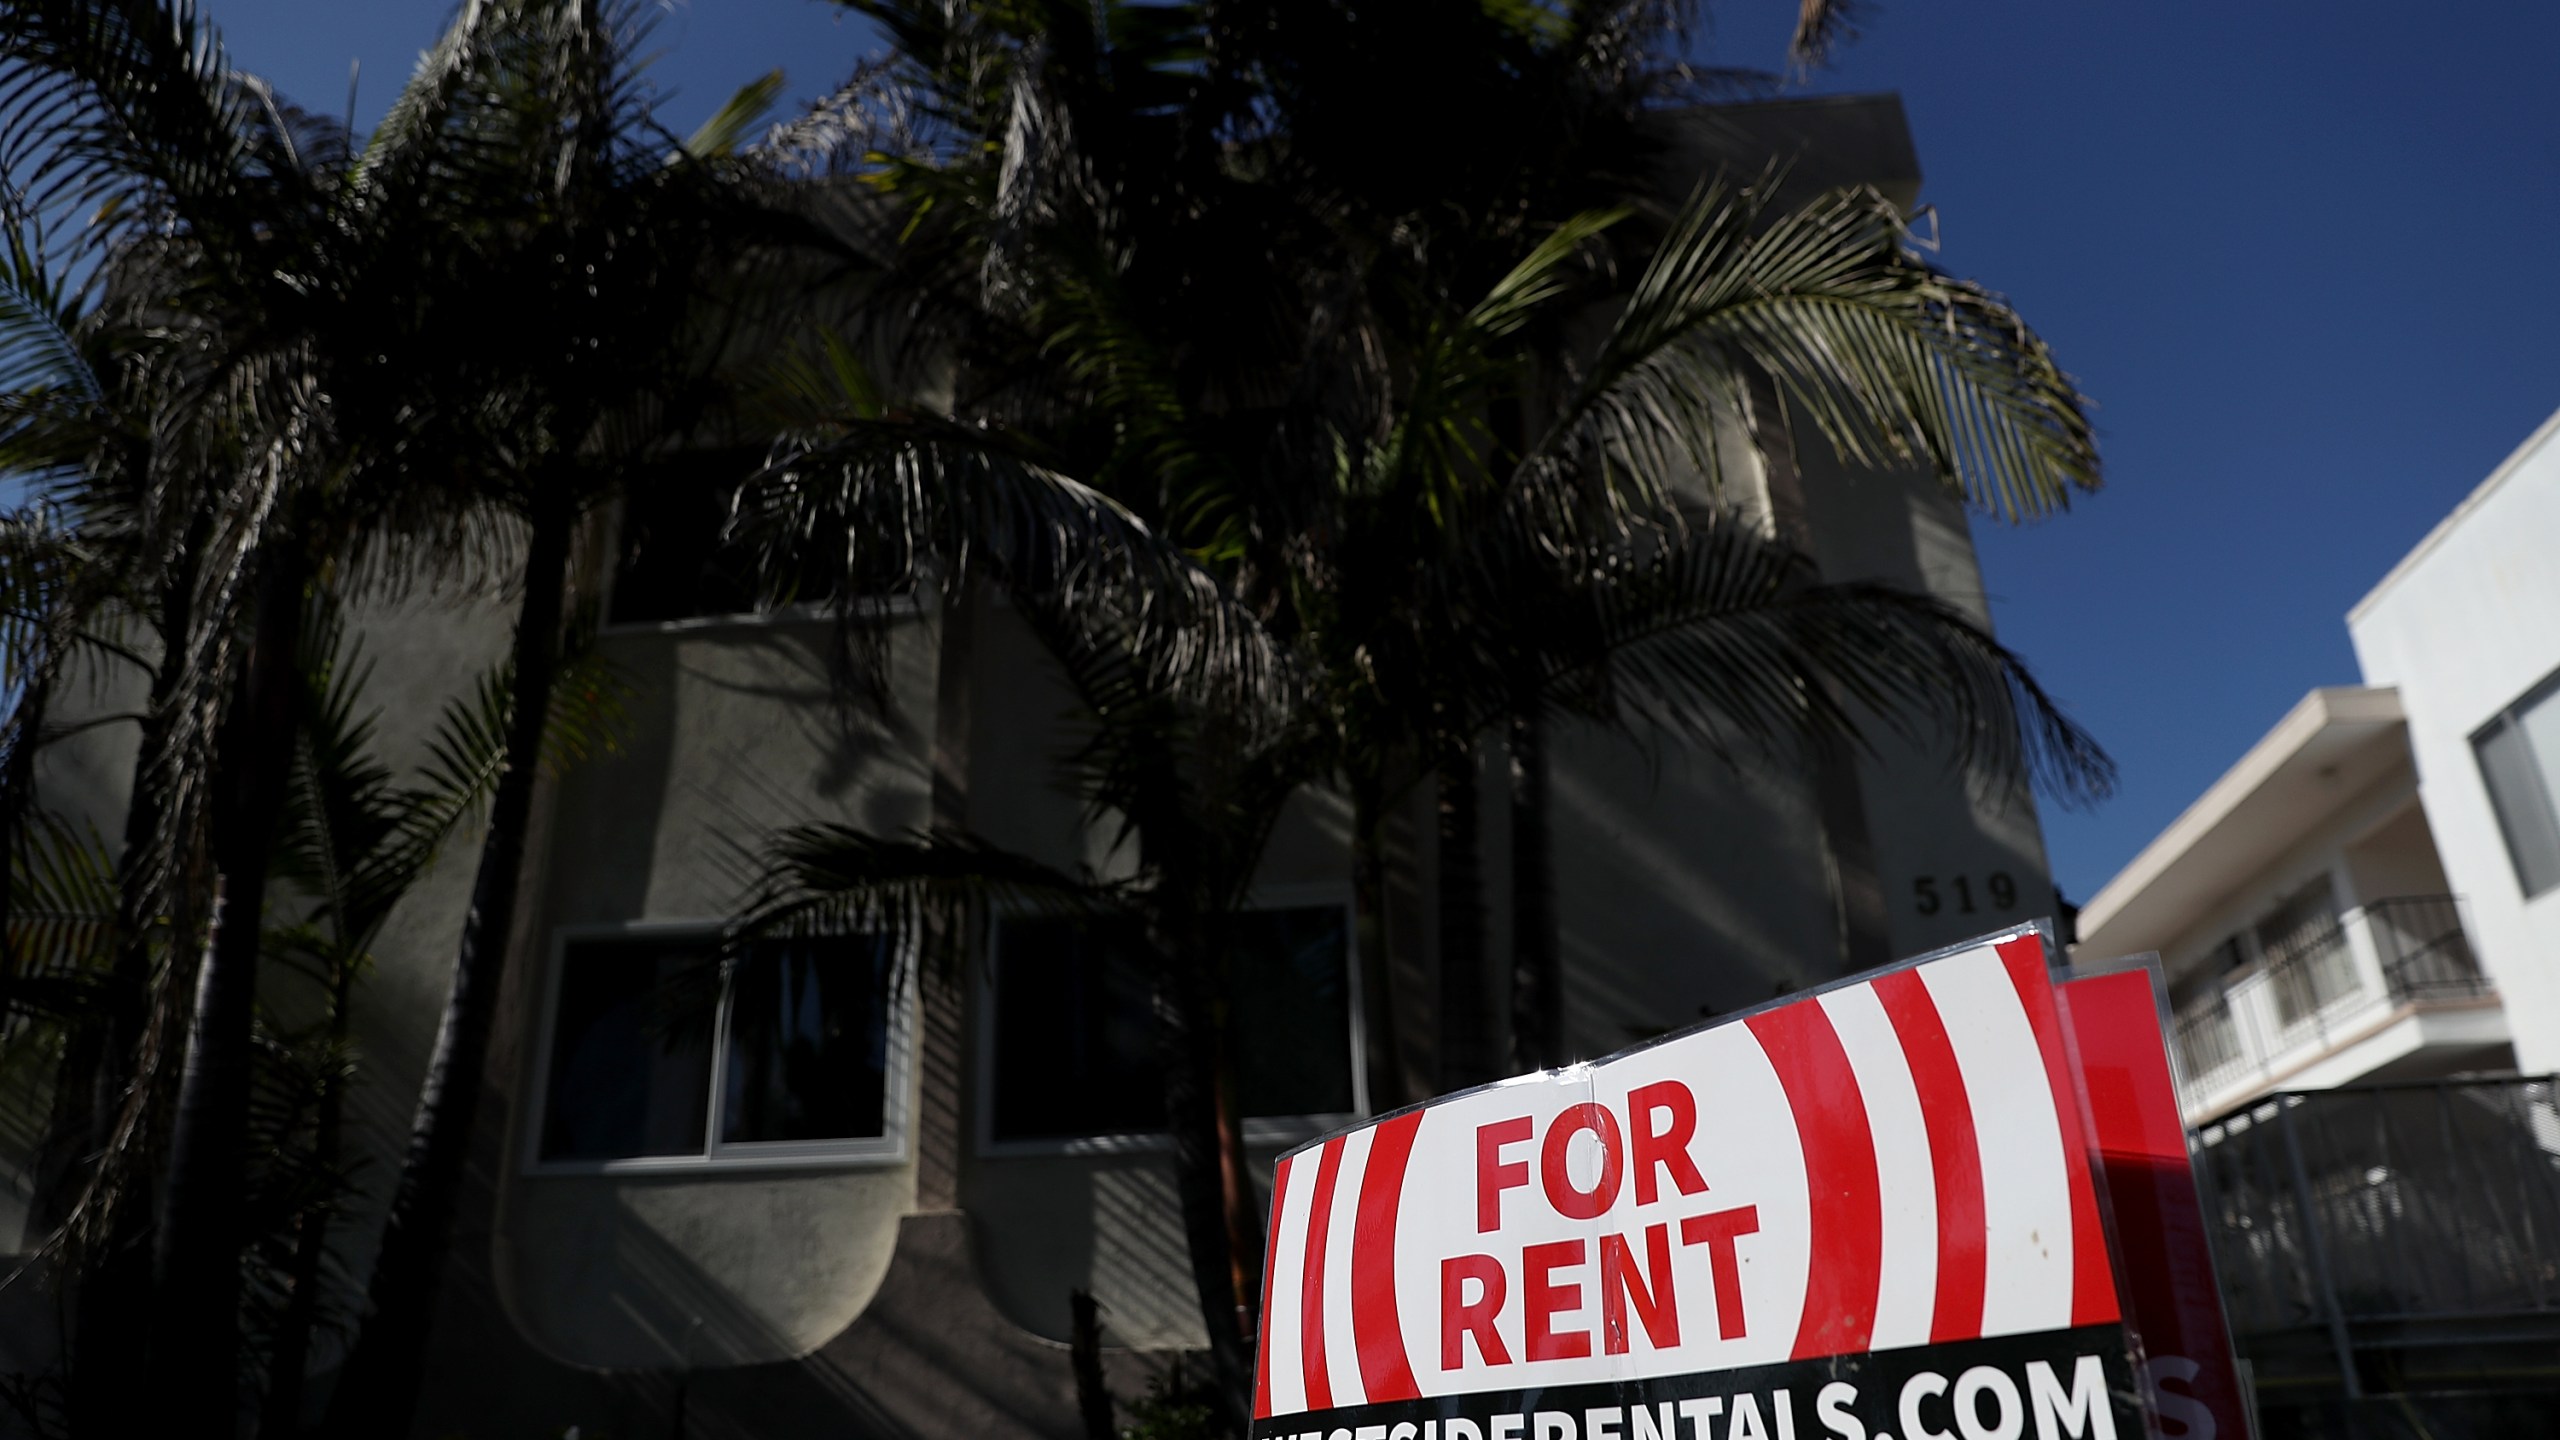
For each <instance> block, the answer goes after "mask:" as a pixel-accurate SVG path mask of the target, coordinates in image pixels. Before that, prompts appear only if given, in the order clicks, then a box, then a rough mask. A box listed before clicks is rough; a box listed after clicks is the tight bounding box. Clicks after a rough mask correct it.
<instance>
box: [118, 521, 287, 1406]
mask: <svg viewBox="0 0 2560 1440" xmlns="http://www.w3.org/2000/svg"><path fill="white" fill-rule="evenodd" d="M304 575H305V566H304V563H303V561H302V559H301V557H300V555H299V554H298V553H296V551H295V550H294V547H292V546H289V545H287V546H279V547H277V551H276V553H274V554H273V555H271V556H269V557H268V559H267V561H266V566H265V574H264V575H263V576H262V577H261V579H260V582H259V589H258V598H257V613H256V618H255V621H254V622H253V624H254V629H253V632H252V639H251V641H250V647H249V655H248V661H247V664H246V666H245V667H244V669H243V673H242V675H241V693H240V697H239V699H238V700H237V701H236V702H235V703H234V705H233V707H232V713H231V715H230V717H229V718H228V720H227V721H226V723H225V725H224V735H223V743H222V747H221V751H220V753H219V756H218V758H217V760H216V762H215V764H216V770H217V778H216V780H215V783H214V795H213V862H214V873H215V875H216V876H217V877H219V878H218V879H217V880H216V882H215V884H216V886H217V891H216V893H217V897H218V898H217V900H216V902H215V906H216V909H215V917H214V923H213V927H212V929H213V934H212V938H211V941H210V943H209V944H208V945H207V947H206V951H205V960H204V965H203V968H202V969H201V970H200V971H199V972H198V974H197V976H196V1000H195V1012H194V1021H193V1024H192V1026H191V1028H190V1030H189V1032H188V1036H187V1058H186V1065H185V1068H184V1069H183V1070H182V1071H181V1073H180V1075H179V1080H178V1106H177V1118H176V1125H175V1128H174V1129H173V1130H172V1132H171V1135H170V1143H169V1178H168V1184H167V1186H166V1188H165V1190H164V1191H163V1192H162V1196H161V1206H160V1227H159V1234H158V1236H157V1243H156V1245H155V1246H154V1249H153V1253H152V1271H153V1282H154V1288H155V1290H156V1291H157V1301H156V1303H155V1305H154V1307H153V1317H152V1318H153V1324H154V1337H153V1338H154V1343H153V1347H152V1348H153V1355H154V1359H153V1362H152V1370H153V1377H154V1379H153V1383H154V1390H155V1394H156V1395H157V1397H158V1400H159V1404H160V1407H161V1409H162V1411H163V1413H164V1414H165V1415H166V1416H167V1417H168V1419H169V1420H170V1421H172V1422H174V1423H173V1425H172V1427H171V1429H172V1433H175V1432H176V1431H178V1430H195V1431H197V1432H198V1433H204V1432H206V1431H207V1430H208V1429H211V1430H214V1431H216V1432H217V1433H218V1432H219V1431H223V1430H228V1429H229V1428H230V1427H229V1426H228V1425H221V1424H217V1425H215V1426H210V1427H209V1426H208V1425H207V1422H208V1421H209V1420H214V1419H215V1417H229V1416H231V1415H232V1414H233V1412H234V1411H235V1409H236V1408H237V1406H238V1404H239V1398H240V1379H239V1353H240V1249H241V1246H242V1245H243V1244H244V1243H245V1242H246V1240H247V1235H246V1234H245V1232H244V1229H243V1226H244V1220H243V1217H242V1214H241V1208H240V1197H241V1194H242V1191H243V1188H244V1180H245V1177H246V1171H247V1164H246V1160H247V1156H246V1152H247V1148H248V1147H247V1145H246V1143H245V1135H246V1132H247V1129H248V1120H249V1064H250V1054H251V1049H252V1030H253V1022H254V1020H255V1018H256V1012H257V998H258V953H259V949H260V945H259V942H260V940H261V938H262V927H263V921H264V916H265V910H266V884H267V864H268V860H269V857H270V854H271V852H272V851H273V849H274V846H275V830H276V819H277V816H278V813H279V811H280V809H281V806H282V802H283V795H284V787H285V778H284V777H285V771H286V765H287V763H288V761H289V758H290V753H291V752H290V747H291V737H292V734H293V711H294V705H295V702H296V697H297V695H298V693H299V689H300V685H299V679H300V677H299V675H298V673H297V672H296V670H295V668H294V650H295V647H296V645H297V643H298V641H299V639H300V636H301V633H302V590H303V581H304Z"/></svg>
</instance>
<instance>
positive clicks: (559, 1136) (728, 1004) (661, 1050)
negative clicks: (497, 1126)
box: [533, 927, 904, 1168]
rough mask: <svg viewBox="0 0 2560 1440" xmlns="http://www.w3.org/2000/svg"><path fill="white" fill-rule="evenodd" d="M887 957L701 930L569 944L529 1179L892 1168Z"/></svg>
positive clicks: (897, 1038)
mask: <svg viewBox="0 0 2560 1440" xmlns="http://www.w3.org/2000/svg"><path fill="white" fill-rule="evenodd" d="M893 961H894V955H893V949H892V947H891V946H890V945H889V944H888V943H887V942H886V941H884V940H882V939H880V938H878V937H873V936H830V937H822V938H809V939H789V940H765V941H758V942H755V943H753V944H751V945H750V946H748V947H747V948H746V949H745V950H744V951H743V952H742V953H740V954H738V955H737V956H735V957H734V958H733V959H731V960H730V961H729V962H728V963H726V964H723V963H722V962H721V959H720V955H719V932H718V931H717V930H716V929H710V928H707V927H706V928H695V929H684V930H667V931H633V932H620V933H614V934H605V935H573V936H569V937H566V938H564V939H563V940H562V942H561V944H560V947H559V952H558V962H557V964H556V965H555V966H554V968H553V972H552V977H551V980H552V983H551V989H550V1005H549V1024H548V1026H547V1028H546V1037H547V1040H548V1047H547V1053H546V1055H545V1057H544V1063H543V1072H542V1073H543V1086H542V1101H543V1103H542V1113H541V1119H540V1124H539V1126H538V1127H537V1143H536V1145H535V1147H534V1157H533V1158H534V1159H535V1161H536V1162H537V1164H541V1165H546V1166H554V1167H562V1168H599V1167H600V1168H645V1167H649V1166H652V1165H661V1164H667V1165H681V1164H687V1163H707V1162H738V1163H772V1162H789V1161H799V1160H808V1161H825V1160H837V1159H860V1158H865V1157H878V1158H893V1157H895V1156H896V1155H898V1154H899V1153H900V1143H901V1139H902V1136H901V1134H900V1130H901V1125H900V1119H901V1114H902V1110H903V1105H902V1103H901V1102H902V1096H903V1076H904V1067H903V1065H901V1064H900V1063H899V1053H900V1049H901V1042H902V1039H903V1030H904V1027H903V1026H901V1025H899V1024H897V1023H896V1017H895V1010H896V1006H895V1005H894V1004H893V1002H894V1001H895V1000H896V999H897V998H898V996H899V994H900V993H901V992H900V987H898V986H897V985H896V983H895V974H894V972H895V965H894V963H893Z"/></svg>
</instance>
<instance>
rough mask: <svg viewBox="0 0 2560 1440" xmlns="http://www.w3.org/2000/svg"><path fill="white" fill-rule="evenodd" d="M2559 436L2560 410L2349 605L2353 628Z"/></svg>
mask: <svg viewBox="0 0 2560 1440" xmlns="http://www.w3.org/2000/svg"><path fill="white" fill-rule="evenodd" d="M2555 434H2560V410H2554V411H2552V412H2551V414H2550V415H2549V416H2548V417H2546V418H2545V419H2544V420H2543V422H2542V423H2541V424H2540V425H2538V426H2535V427H2534V431H2533V433H2532V434H2531V435H2528V436H2526V437H2525V440H2524V443H2523V444H2521V445H2518V446H2517V447H2516V448H2515V449H2514V450H2512V451H2509V452H2508V454H2507V458H2506V459H2504V460H2501V461H2499V462H2498V468H2497V469H2495V470H2492V471H2490V472H2489V478H2488V479H2486V480H2483V481H2481V482H2480V483H2479V484H2477V485H2475V486H2473V487H2472V488H2471V493H2470V494H2468V495H2465V496H2463V497H2462V503H2461V504H2459V505H2456V506H2454V507H2453V511H2452V513H2451V514H2448V515H2446V516H2445V517H2444V518H2443V519H2442V520H2439V521H2437V522H2436V525H2435V528H2434V529H2432V530H2429V531H2428V532H2427V533H2426V538H2424V539H2422V540H2420V541H2419V542H2418V543H2417V544H2416V545H2415V546H2413V547H2412V548H2411V549H2410V551H2409V553H2408V554H2406V555H2403V556H2401V557H2400V563H2398V564H2396V565H2394V566H2392V567H2391V569H2390V570H2389V571H2387V572H2386V573H2385V574H2384V575H2383V577H2382V578H2381V579H2380V580H2377V581H2375V582H2374V585H2373V588H2372V589H2370V590H2367V591H2366V592H2364V598H2363V599H2361V600H2358V601H2357V602H2356V603H2355V604H2353V605H2350V606H2348V607H2347V623H2348V624H2349V625H2353V624H2355V623H2356V622H2357V621H2358V620H2361V619H2363V618H2364V612H2365V611H2367V610H2370V609H2372V608H2373V606H2374V603H2375V602H2376V601H2379V600H2380V599H2381V598H2382V594H2383V592H2384V591H2386V590H2389V589H2390V588H2391V587H2392V586H2394V585H2397V584H2399V583H2400V581H2401V580H2402V579H2403V578H2405V577H2406V576H2407V575H2408V573H2409V572H2410V571H2411V570H2413V569H2416V568H2417V565H2418V562H2419V561H2421V560H2424V559H2426V558H2427V557H2428V556H2429V555H2431V554H2433V553H2435V549H2436V547H2437V546H2439V545H2441V544H2443V543H2444V537H2445V536H2447V535H2449V534H2451V533H2452V532H2453V528H2454V527H2455V526H2456V525H2459V524H2461V523H2462V521H2463V519H2464V518H2465V517H2466V516H2468V515H2470V513H2471V512H2472V511H2474V510H2477V509H2479V508H2480V507H2481V506H2482V505H2484V504H2487V503H2488V500H2489V497H2490V496H2491V495H2494V494H2496V493H2497V491H2498V489H2499V488H2500V487H2501V486H2503V485H2505V484H2506V483H2507V477H2508V476H2510V475H2513V474H2515V473H2516V471H2518V470H2520V469H2522V468H2523V467H2524V462H2525V461H2526V460H2527V459H2529V458H2531V457H2532V455H2533V454H2534V452H2536V451H2538V450H2540V449H2541V448H2542V447H2543V445H2544V444H2545V443H2546V442H2548V441H2549V440H2550V439H2551V438H2552V436H2553V435H2555Z"/></svg>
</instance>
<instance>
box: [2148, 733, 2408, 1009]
mask: <svg viewBox="0 0 2560 1440" xmlns="http://www.w3.org/2000/svg"><path fill="white" fill-rule="evenodd" d="M2416 792H2417V775H2416V772H2415V771H2413V770H2411V769H2410V768H2409V767H2407V766H2405V765H2403V766H2399V767H2396V768H2394V769H2393V770H2392V771H2391V773H2389V774H2386V775H2384V776H2383V777H2382V778H2380V779H2378V780H2376V781H2374V782H2373V783H2372V784H2370V785H2368V786H2367V787H2366V788H2365V790H2364V791H2363V792H2362V793H2361V794H2359V795H2357V796H2356V797H2355V798H2354V799H2352V800H2350V801H2348V802H2347V803H2346V804H2344V805H2342V806H2340V807H2339V808H2338V809H2337V810H2336V811H2335V812H2333V813H2332V814H2331V815H2330V817H2329V818H2328V819H2327V820H2326V821H2325V822H2323V823H2322V824H2320V825H2319V826H2317V827H2315V828H2313V829H2310V830H2306V831H2305V832H2304V833H2303V834H2302V835H2301V836H2300V837H2298V838H2297V839H2296V840H2295V841H2294V842H2293V843H2292V844H2291V845H2289V846H2288V847H2286V849H2285V850H2284V852H2283V853H2282V854H2281V855H2279V856H2278V857H2276V858H2275V859H2274V860H2271V861H2269V862H2268V863H2267V864H2266V865H2265V866H2264V867H2262V868H2261V869H2259V870H2258V871H2257V872H2256V873H2254V874H2251V875H2247V876H2240V877H2235V879H2234V883H2233V885H2232V888H2231V890H2230V892H2229V893H2228V894H2227V895H2226V896H2225V897H2224V898H2223V899H2222V900H2221V901H2219V902H2217V903H2216V904H2215V905H2214V906H2213V907H2212V908H2211V909H2210V910H2207V911H2204V912H2202V913H2200V914H2198V915H2197V916H2195V917H2194V918H2193V919H2192V920H2191V921H2190V923H2189V924H2188V925H2187V926H2186V927H2185V928H2183V929H2181V930H2180V931H2179V932H2178V933H2177V935H2176V937H2175V938H2173V939H2170V940H2168V941H2166V942H2165V943H2163V944H2162V945H2161V946H2160V959H2161V963H2162V966H2163V968H2164V969H2165V970H2166V971H2167V973H2168V976H2169V980H2170V983H2171V984H2173V985H2175V984H2177V983H2178V982H2179V981H2181V980H2183V979H2184V978H2186V976H2187V974H2188V972H2189V971H2191V970H2192V969H2193V968H2194V967H2195V966H2196V965H2197V964H2198V963H2199V962H2200V961H2202V960H2204V959H2205V957H2206V956H2207V955H2209V954H2211V953H2212V951H2213V948H2214V947H2215V946H2217V945H2220V944H2221V943H2222V942H2223V941H2224V940H2226V939H2228V938H2229V937H2231V936H2232V935H2234V934H2237V933H2240V932H2242V931H2245V930H2248V929H2249V928H2250V927H2252V926H2254V925H2255V924H2256V923H2257V922H2258V921H2259V920H2261V919H2264V918H2265V917H2266V916H2267V914H2268V913H2269V912H2271V911H2273V910H2274V909H2275V908H2276V907H2277V906H2278V905H2281V904H2283V903H2284V902H2285V901H2286V900H2288V899H2290V898H2292V897H2293V896H2294V895H2296V894H2299V893H2300V892H2301V891H2302V889H2303V888H2304V887H2305V886H2307V885H2310V884H2311V883H2313V882H2314V881H2316V880H2320V879H2323V878H2325V879H2327V880H2328V881H2329V884H2330V890H2331V893H2332V894H2333V895H2334V896H2335V897H2336V898H2337V904H2338V909H2339V911H2340V912H2341V913H2343V912H2345V911H2347V910H2349V909H2351V908H2353V907H2354V906H2356V905H2358V904H2360V903H2362V902H2363V901H2365V900H2368V899H2379V898H2382V895H2383V894H2384V893H2388V894H2402V893H2407V892H2403V891H2391V892H2366V891H2362V890H2360V889H2359V888H2358V887H2357V886H2356V884H2355V878H2354V872H2353V867H2352V866H2351V865H2350V864H2349V861H2348V850H2349V847H2351V846H2352V845H2354V844H2355V843H2356V842H2357V841H2359V840H2361V839H2363V838H2365V837H2366V836H2367V835H2369V834H2371V833H2372V832H2374V831H2375V830H2377V829H2379V828H2381V827H2383V826H2385V825H2388V824H2390V823H2392V822H2393V819H2394V817H2395V816H2396V815H2397V814H2398V813H2399V812H2401V811H2403V810H2405V809H2406V808H2407V806H2408V804H2409V801H2410V799H2411V797H2412V796H2414V795H2415V794H2416Z"/></svg>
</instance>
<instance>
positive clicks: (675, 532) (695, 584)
mask: <svg viewBox="0 0 2560 1440" xmlns="http://www.w3.org/2000/svg"><path fill="white" fill-rule="evenodd" d="M753 470H754V465H753V464H752V463H751V462H742V463H741V464H740V465H739V466H737V467H736V468H734V470H721V471H717V472H714V471H711V470H708V469H700V468H696V467H688V469H686V470H684V471H679V472H675V473H667V474H660V475H654V476H652V477H650V481H649V483H647V484H643V485H636V486H634V487H633V488H632V489H631V491H630V492H629V493H628V494H627V495H626V496H625V497H624V498H623V502H622V556H621V565H620V569H619V572H618V573H617V574H616V575H615V577H614V582H613V609H612V614H611V616H610V618H611V620H612V621H613V623H614V624H616V625H636V624H648V623H651V622H655V621H665V620H689V619H693V618H695V617H697V616H703V615H737V614H744V613H746V612H748V611H751V610H753V609H755V608H756V603H755V601H756V596H755V586H754V584H753V571H752V569H751V568H750V566H749V565H748V563H747V560H746V557H745V556H744V555H743V554H742V553H741V552H740V551H738V550H737V549H736V548H735V547H732V546H729V545H725V544H723V543H722V540H721V536H722V534H723V533H724V532H725V530H726V528H727V525H728V521H729V497H730V495H731V493H732V491H733V489H734V487H735V485H736V483H737V481H738V480H740V479H742V478H744V477H745V476H746V475H748V474H750V473H752V472H753Z"/></svg>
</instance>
